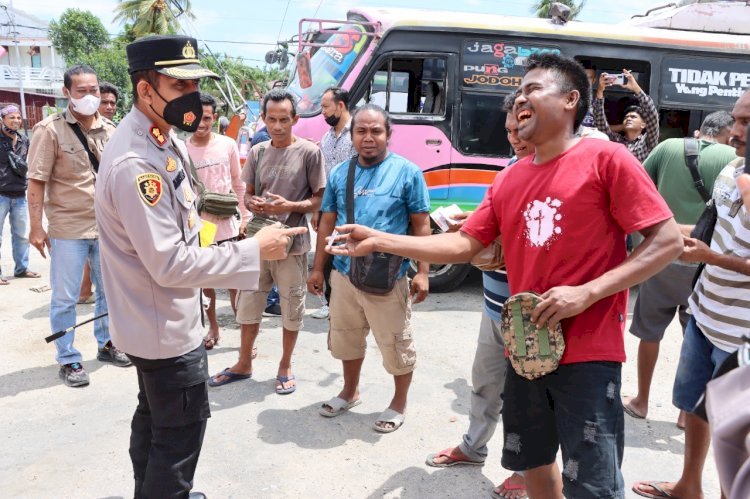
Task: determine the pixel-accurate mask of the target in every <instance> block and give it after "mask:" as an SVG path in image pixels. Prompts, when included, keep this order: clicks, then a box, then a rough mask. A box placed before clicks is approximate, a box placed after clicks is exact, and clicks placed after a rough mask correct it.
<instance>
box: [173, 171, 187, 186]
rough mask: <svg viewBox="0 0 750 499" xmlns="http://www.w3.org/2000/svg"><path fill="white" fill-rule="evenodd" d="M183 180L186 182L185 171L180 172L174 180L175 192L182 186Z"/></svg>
mask: <svg viewBox="0 0 750 499" xmlns="http://www.w3.org/2000/svg"><path fill="white" fill-rule="evenodd" d="M183 180H185V170H180V172H179V173H178V174H177V175H176V176H175V178H173V179H172V185H173V186H174V188H175V190H176V189H177V188H178V187H179V186H180V184H181V183H182V181H183Z"/></svg>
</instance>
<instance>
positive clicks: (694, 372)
mask: <svg viewBox="0 0 750 499" xmlns="http://www.w3.org/2000/svg"><path fill="white" fill-rule="evenodd" d="M730 355H732V354H731V353H730V352H726V351H724V350H722V349H721V348H719V347H717V346H716V345H714V344H713V343H711V341H710V340H709V339H708V338H706V336H705V335H704V334H703V332H702V331H701V330H700V329H699V328H698V324H697V323H696V322H695V317H693V316H692V315H691V316H690V320H688V323H687V327H685V337H684V338H683V339H682V349H681V350H680V362H679V364H677V373H676V374H675V377H674V388H673V390H672V403H673V404H674V406H675V407H677V408H678V409H680V410H683V411H687V412H693V410H695V406H696V405H697V404H698V401H699V400H700V399H701V396H702V395H703V392H705V391H706V385H708V382H709V381H711V378H712V377H713V375H714V374H716V371H718V369H719V367H721V364H723V363H724V361H725V360H727V357H729V356H730Z"/></svg>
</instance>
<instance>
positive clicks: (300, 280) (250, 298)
mask: <svg viewBox="0 0 750 499" xmlns="http://www.w3.org/2000/svg"><path fill="white" fill-rule="evenodd" d="M274 283H276V286H277V287H278V289H279V297H280V298H281V301H280V305H281V322H282V325H283V327H284V329H287V330H289V331H299V330H300V329H301V328H302V316H304V315H305V294H306V290H307V253H303V254H301V255H290V256H288V257H286V258H285V259H284V260H275V261H265V260H263V261H261V263H260V278H259V279H258V290H257V291H240V292H239V293H237V322H238V323H239V324H260V321H261V320H262V318H263V311H264V310H265V309H266V306H267V303H266V298H267V297H268V293H269V292H270V291H271V288H272V287H273V284H274Z"/></svg>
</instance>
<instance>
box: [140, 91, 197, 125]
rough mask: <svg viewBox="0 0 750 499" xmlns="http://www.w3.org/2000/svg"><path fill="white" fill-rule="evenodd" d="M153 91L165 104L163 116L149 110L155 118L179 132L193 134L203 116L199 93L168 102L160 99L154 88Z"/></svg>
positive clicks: (154, 110)
mask: <svg viewBox="0 0 750 499" xmlns="http://www.w3.org/2000/svg"><path fill="white" fill-rule="evenodd" d="M154 91H155V92H156V95H158V96H159V97H160V98H161V100H163V101H164V102H166V103H167V105H166V106H164V115H163V116H162V115H160V114H159V113H157V112H156V109H154V108H153V106H151V110H152V111H153V112H155V113H156V115H157V116H159V117H160V118H162V119H163V120H164V121H166V122H167V123H169V124H170V125H172V126H174V127H177V128H179V129H180V130H184V131H185V132H194V131H196V130H197V129H198V125H200V121H201V117H202V116H203V104H202V103H201V94H200V92H192V93H189V94H185V95H183V96H181V97H177V98H176V99H172V100H170V101H168V100H167V99H165V98H164V97H162V96H161V94H160V93H159V91H158V90H156V89H155V88H154Z"/></svg>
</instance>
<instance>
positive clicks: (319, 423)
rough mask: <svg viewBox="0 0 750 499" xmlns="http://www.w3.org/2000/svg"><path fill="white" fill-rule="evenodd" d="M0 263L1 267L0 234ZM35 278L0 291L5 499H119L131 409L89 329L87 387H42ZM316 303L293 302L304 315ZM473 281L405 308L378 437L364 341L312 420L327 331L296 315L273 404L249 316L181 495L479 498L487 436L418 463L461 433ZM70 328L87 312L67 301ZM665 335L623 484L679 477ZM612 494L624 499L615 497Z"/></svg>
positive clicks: (497, 444) (708, 475) (46, 348)
mask: <svg viewBox="0 0 750 499" xmlns="http://www.w3.org/2000/svg"><path fill="white" fill-rule="evenodd" d="M3 240H4V241H5V244H4V245H3V246H2V251H1V254H2V260H0V261H2V264H3V267H2V268H3V269H4V270H5V271H6V272H7V271H9V270H10V269H11V268H12V267H11V265H12V263H11V259H10V244H9V243H10V235H9V231H8V228H7V225H6V229H5V233H4V237H3ZM31 268H32V269H33V270H36V271H40V272H42V273H43V274H44V276H43V278H42V279H39V280H12V282H11V285H10V286H6V287H0V298H1V299H0V332H1V333H0V334H2V335H3V338H4V340H5V348H4V352H3V355H2V364H0V412H1V413H2V422H3V423H2V431H0V446H1V447H2V452H1V453H0V483H2V484H3V487H2V488H3V492H4V495H5V496H6V497H23V498H27V497H28V498H37V497H38V498H48V497H83V498H89V497H132V483H133V482H132V473H131V467H130V461H129V459H128V453H127V448H128V436H129V425H130V418H131V415H132V411H133V409H134V406H135V395H136V379H135V373H134V371H133V370H132V369H123V368H117V367H113V366H111V365H105V364H102V363H100V362H98V361H96V343H95V341H94V338H93V329H92V328H91V327H90V326H84V327H83V328H82V330H81V331H80V332H79V334H78V336H77V339H76V345H77V347H78V348H79V349H80V350H81V351H82V352H83V355H84V359H85V360H84V365H85V367H86V369H87V370H88V371H89V372H90V373H91V385H90V386H88V387H86V388H79V389H71V388H68V387H66V386H64V385H63V384H62V383H61V382H60V380H59V379H58V377H57V365H56V364H55V361H54V347H52V346H50V345H47V344H45V343H44V341H43V337H44V336H45V335H47V334H49V321H48V313H49V296H50V293H49V291H47V292H44V293H35V292H32V291H30V290H29V287H30V286H36V285H40V284H44V283H46V282H47V276H48V275H49V268H48V261H47V260H42V259H41V257H39V255H38V254H37V253H35V252H34V253H33V255H32V266H31ZM318 305H319V303H318V300H317V299H316V298H314V297H311V298H310V299H309V300H308V306H309V307H310V309H314V308H316V307H317V306H318ZM480 306H481V282H480V279H478V278H477V277H476V276H474V277H473V278H472V279H470V280H469V281H468V282H466V283H465V284H464V285H463V286H462V287H461V288H460V289H459V290H458V291H456V292H453V293H449V294H442V295H441V294H435V295H432V296H430V297H429V298H428V300H427V301H426V302H425V303H424V304H421V305H419V306H417V307H416V308H415V312H414V317H413V322H414V328H415V331H416V339H417V352H418V356H419V361H418V362H419V367H418V369H417V371H416V372H415V376H414V384H413V388H412V393H411V397H410V400H409V402H410V404H409V409H408V413H407V418H406V423H405V425H404V426H403V428H402V429H400V430H399V431H397V432H396V433H393V434H390V435H383V434H380V433H376V432H375V431H373V430H372V428H371V426H372V423H373V422H374V420H375V418H376V417H377V415H378V414H379V413H380V412H381V411H382V410H383V409H384V408H385V407H386V406H387V405H388V402H389V400H390V396H391V384H392V382H391V379H389V377H388V376H387V375H386V373H385V372H384V370H383V369H382V367H381V359H380V355H379V353H378V350H377V348H376V347H374V344H373V343H371V344H370V347H369V349H368V352H367V359H366V362H365V365H364V371H363V376H362V399H363V401H364V403H363V404H362V405H360V406H359V407H357V408H355V409H354V410H353V411H352V412H351V413H349V414H345V415H343V416H341V417H338V418H334V419H324V418H322V417H320V416H319V415H318V413H317V407H318V405H319V404H320V402H321V401H323V400H327V399H328V398H330V397H331V396H333V395H336V394H337V393H338V390H339V389H340V386H341V385H342V378H341V374H340V366H339V364H338V363H337V362H336V361H334V360H333V359H332V358H331V356H330V355H329V354H328V351H327V349H326V332H327V323H326V322H325V321H320V320H315V319H312V318H310V317H306V318H305V326H304V328H303V332H302V333H301V334H300V338H299V343H298V346H297V350H296V353H295V359H294V361H295V374H296V375H297V379H298V380H299V387H298V390H297V392H296V393H294V394H292V395H289V396H283V397H282V396H278V395H276V394H275V393H274V376H275V373H276V364H277V362H278V358H279V356H280V350H281V346H280V333H281V324H280V321H279V320H278V319H269V320H265V321H264V323H263V326H262V334H261V335H260V337H259V340H258V347H259V350H260V353H259V357H258V360H257V361H256V363H255V375H254V376H253V379H252V380H250V381H245V382H240V383H235V384H232V385H228V386H225V387H221V388H218V389H211V392H210V395H211V409H212V413H213V417H212V418H211V420H210V421H209V425H208V430H207V433H206V439H205V444H204V449H203V453H202V455H201V461H200V463H199V467H198V472H197V476H196V482H195V483H196V489H197V490H203V491H205V492H206V493H208V495H209V497H221V498H224V497H236V498H244V497H254V498H255V497H258V498H282V497H284V498H287V497H288V498H296V497H310V496H318V497H352V498H381V497H386V498H397V497H398V498H422V497H431V498H432V497H460V498H468V497H471V498H474V497H479V498H481V497H489V492H490V490H491V488H492V484H493V483H498V482H500V481H501V480H502V479H503V478H504V477H505V476H507V472H506V471H504V470H502V469H501V468H500V466H499V460H500V450H501V448H502V434H501V432H500V431H498V432H497V433H496V435H495V437H494V438H493V440H492V442H491V443H490V456H489V459H488V462H487V464H486V465H485V466H484V467H482V468H479V467H471V468H468V469H467V468H461V467H453V468H446V469H434V468H430V467H428V466H426V465H425V464H424V460H425V457H426V455H427V454H429V453H431V452H436V451H439V450H441V449H444V448H446V447H448V446H450V445H454V444H457V443H458V442H459V441H460V438H461V435H462V432H463V430H464V429H465V427H466V426H467V422H468V404H469V394H470V371H471V361H472V358H473V354H474V348H475V344H476V337H477V331H478V326H479V319H480V312H479V311H480ZM78 313H79V317H80V318H81V319H83V318H88V317H91V316H92V314H93V306H92V305H84V306H79V308H78ZM219 313H220V315H221V322H222V324H223V325H224V327H223V329H222V341H221V344H220V346H219V347H218V348H217V349H215V350H213V351H211V352H210V353H209V365H210V370H211V371H212V372H216V371H218V370H221V369H222V368H224V367H227V366H230V365H232V364H233V363H234V361H235V358H236V355H237V349H238V346H239V338H238V336H239V330H238V327H237V325H236V324H235V323H234V322H233V320H232V319H231V317H230V314H231V308H230V307H229V303H228V301H226V297H224V299H223V300H220V302H219ZM679 341H680V332H679V326H677V325H676V324H674V323H673V324H672V325H671V326H670V331H669V332H668V334H667V339H666V340H665V342H664V343H663V346H662V355H661V358H660V359H659V364H658V367H657V369H658V374H657V376H656V380H655V383H654V388H653V402H652V406H651V412H650V414H649V419H648V420H639V421H635V420H633V419H632V418H629V417H626V440H625V443H626V450H625V462H624V464H623V472H624V475H625V481H626V483H627V484H628V487H629V486H630V485H631V484H632V482H633V481H635V480H638V479H674V478H676V477H677V476H678V475H679V473H680V470H681V467H682V453H683V449H684V442H685V439H684V435H683V433H682V432H681V431H680V430H678V429H677V428H676V427H675V425H674V422H675V420H676V418H677V410H676V409H674V408H673V407H672V405H671V403H670V400H671V396H670V392H671V385H672V380H673V377H674V371H675V368H676V366H677V360H678V355H679ZM626 343H627V349H628V355H629V359H630V361H629V362H628V363H627V364H626V365H625V369H624V392H625V393H632V392H633V390H634V389H635V382H636V378H635V362H634V359H635V351H636V347H637V343H636V341H635V340H634V339H633V338H632V337H631V336H629V335H628V336H627V339H626ZM705 482H706V485H705V491H706V493H707V496H706V497H718V496H719V492H718V480H717V479H716V471H715V467H714V464H713V460H712V459H711V458H709V462H708V465H707V467H706V471H705ZM627 497H635V495H634V494H633V493H632V492H630V491H629V490H628V493H627Z"/></svg>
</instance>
